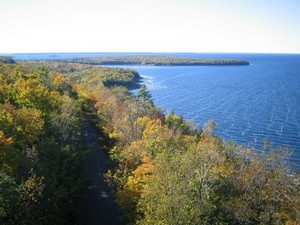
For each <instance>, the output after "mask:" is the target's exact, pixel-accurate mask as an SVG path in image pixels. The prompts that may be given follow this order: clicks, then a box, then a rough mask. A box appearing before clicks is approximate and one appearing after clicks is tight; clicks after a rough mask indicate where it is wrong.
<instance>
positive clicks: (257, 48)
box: [0, 0, 300, 53]
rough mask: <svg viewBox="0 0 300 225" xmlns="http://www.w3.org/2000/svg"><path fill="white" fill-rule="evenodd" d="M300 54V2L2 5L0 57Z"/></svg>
mask: <svg viewBox="0 0 300 225" xmlns="http://www.w3.org/2000/svg"><path fill="white" fill-rule="evenodd" d="M116 51H117V52H122V51H125V52H269V53H300V0H0V53H24V52H26V53H27V52H116Z"/></svg>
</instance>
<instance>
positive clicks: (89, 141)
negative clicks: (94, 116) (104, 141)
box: [79, 120, 123, 225]
mask: <svg viewBox="0 0 300 225" xmlns="http://www.w3.org/2000/svg"><path fill="white" fill-rule="evenodd" d="M82 142H83V144H84V145H85V146H86V147H87V148H88V149H90V150H91V151H92V155H91V156H90V158H89V160H88V165H87V170H88V171H87V172H88V176H89V179H90V182H89V185H87V187H86V188H85V196H84V198H83V199H82V201H81V202H80V206H79V208H80V212H79V217H80V218H79V225H121V224H123V223H121V222H120V220H119V216H120V214H119V212H118V208H117V205H116V204H115V203H114V199H113V196H111V195H110V193H109V191H108V187H107V184H106V183H105V181H104V177H103V173H105V172H106V168H105V162H106V159H107V157H106V156H105V154H104V153H103V151H102V150H101V147H100V144H99V141H98V136H97V131H96V128H95V127H94V125H93V124H92V123H91V122H90V121H88V120H87V121H85V122H84V125H83V132H82Z"/></svg>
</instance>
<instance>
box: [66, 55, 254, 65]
mask: <svg viewBox="0 0 300 225" xmlns="http://www.w3.org/2000/svg"><path fill="white" fill-rule="evenodd" d="M63 61H64V62H71V63H83V64H90V65H153V66H210V65H214V66H217V65H220V66H226V65H227V66H238V65H239V66H241V65H249V62H248V61H246V60H241V59H210V58H209V59H206V58H183V57H170V56H102V57H92V58H73V59H64V60H63Z"/></svg>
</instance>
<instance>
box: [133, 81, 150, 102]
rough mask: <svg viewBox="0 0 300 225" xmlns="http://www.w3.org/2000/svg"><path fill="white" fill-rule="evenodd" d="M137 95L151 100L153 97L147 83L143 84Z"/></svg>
mask: <svg viewBox="0 0 300 225" xmlns="http://www.w3.org/2000/svg"><path fill="white" fill-rule="evenodd" d="M137 96H138V98H142V99H147V100H151V97H152V96H151V94H150V92H149V91H148V89H147V86H146V85H145V84H142V85H141V88H140V90H139V92H138V95H137Z"/></svg>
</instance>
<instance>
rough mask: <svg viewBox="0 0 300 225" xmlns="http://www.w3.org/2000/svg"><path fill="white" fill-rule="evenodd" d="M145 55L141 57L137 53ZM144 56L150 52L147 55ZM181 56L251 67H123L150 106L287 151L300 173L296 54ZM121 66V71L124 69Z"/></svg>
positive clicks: (221, 132)
mask: <svg viewBox="0 0 300 225" xmlns="http://www.w3.org/2000/svg"><path fill="white" fill-rule="evenodd" d="M140 54H143V53H140ZM146 54H148V53H146ZM101 55H135V53H134V54H129V53H114V54H112V53H81V54H75V53H73V54H66V53H65V54H64V53H57V54H30V55H28V54H19V55H13V56H14V58H15V59H41V58H43V59H51V58H52V59H57V58H69V57H88V56H101ZM167 55H177V56H183V57H205V58H207V57H209V58H239V59H246V60H248V61H249V62H250V65H249V66H180V67H177V66H176V67H174V66H173V67H172V66H164V67H157V66H127V67H129V68H133V69H136V70H137V71H138V72H139V73H140V74H141V75H142V76H143V77H144V79H143V83H145V84H146V85H147V87H148V89H149V90H150V92H151V94H152V97H153V99H154V102H155V103H156V104H157V105H158V106H160V107H162V108H163V109H165V111H166V112H169V111H171V110H172V109H174V110H175V112H176V113H177V114H182V115H183V116H184V118H185V119H193V120H195V122H196V123H197V124H198V126H199V127H202V126H203V124H204V123H205V122H207V121H208V120H210V119H213V120H214V121H215V122H216V124H217V129H216V131H215V134H217V135H220V136H221V137H223V138H224V139H225V140H233V141H235V142H237V143H239V144H244V145H247V146H249V147H253V148H261V142H262V140H263V139H264V138H266V137H267V138H269V139H270V141H271V143H272V144H273V145H274V146H282V145H283V146H288V147H289V148H290V149H291V151H292V156H291V163H292V167H293V168H294V169H295V170H300V55H289V54H286V55H283V54H273V55H272V54H192V53H189V54H180V53H178V54H174V53H170V54H167ZM122 67H124V66H122Z"/></svg>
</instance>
